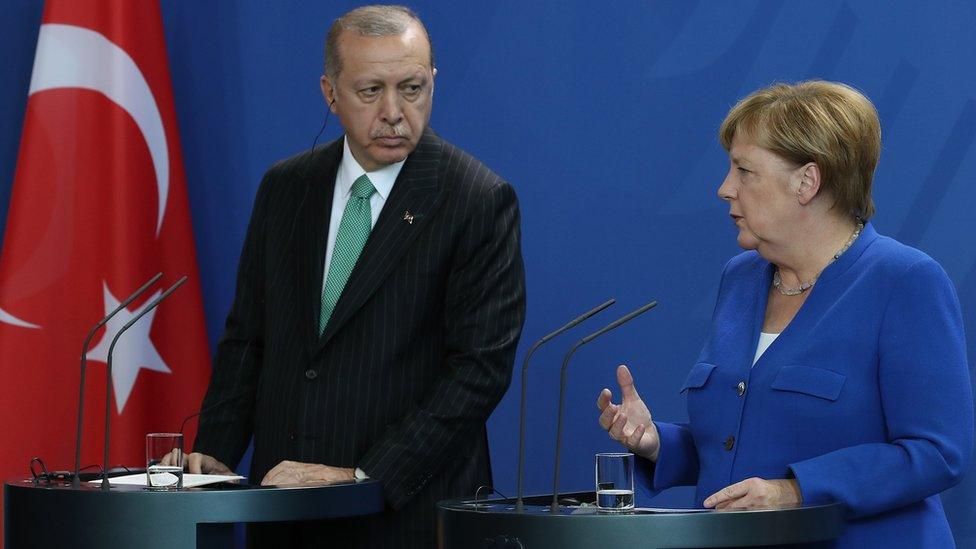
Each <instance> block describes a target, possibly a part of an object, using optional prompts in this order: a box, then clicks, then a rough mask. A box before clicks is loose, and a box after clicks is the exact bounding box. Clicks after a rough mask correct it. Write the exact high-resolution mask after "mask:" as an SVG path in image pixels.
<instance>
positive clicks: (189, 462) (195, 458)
mask: <svg viewBox="0 0 976 549" xmlns="http://www.w3.org/2000/svg"><path fill="white" fill-rule="evenodd" d="M202 461H203V455H202V454H198V453H196V452H194V453H192V454H190V455H188V456H186V472H187V473H190V474H191V475H199V474H201V473H203V469H202V467H201V465H200V463H201V462H202Z"/></svg>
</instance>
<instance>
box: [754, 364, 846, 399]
mask: <svg viewBox="0 0 976 549" xmlns="http://www.w3.org/2000/svg"><path fill="white" fill-rule="evenodd" d="M845 381H847V376H845V375H844V374H838V373H837V372H831V371H830V370H824V369H823V368H813V367H810V366H783V367H782V368H781V369H780V371H779V373H778V374H776V379H774V380H773V384H772V388H773V389H776V390H778V391H791V392H794V393H803V394H805V395H810V396H815V397H818V398H823V399H826V400H830V401H835V400H837V398H838V397H840V391H841V389H843V388H844V382H845Z"/></svg>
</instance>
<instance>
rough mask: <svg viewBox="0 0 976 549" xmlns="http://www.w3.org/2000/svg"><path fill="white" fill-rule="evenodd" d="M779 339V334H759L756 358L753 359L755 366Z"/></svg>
mask: <svg viewBox="0 0 976 549" xmlns="http://www.w3.org/2000/svg"><path fill="white" fill-rule="evenodd" d="M777 337H779V334H770V333H766V332H760V333H759V345H756V356H755V357H754V358H753V359H752V365H753V366H755V365H756V361H758V360H759V357H761V356H762V354H763V353H765V352H766V349H768V348H769V346H770V345H772V344H773V342H774V341H776V338H777Z"/></svg>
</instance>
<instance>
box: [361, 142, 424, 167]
mask: <svg viewBox="0 0 976 549" xmlns="http://www.w3.org/2000/svg"><path fill="white" fill-rule="evenodd" d="M413 149H414V145H413V144H412V143H409V142H405V143H403V144H402V145H398V146H396V147H375V148H374V149H373V150H372V151H371V152H372V153H373V158H374V159H375V160H376V163H377V164H382V165H384V166H388V165H390V164H396V163H397V162H402V161H404V160H406V158H407V156H408V155H409V154H410V153H412V152H413Z"/></svg>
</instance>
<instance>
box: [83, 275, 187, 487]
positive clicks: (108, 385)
mask: <svg viewBox="0 0 976 549" xmlns="http://www.w3.org/2000/svg"><path fill="white" fill-rule="evenodd" d="M186 279H187V276H186V275H183V277H182V278H180V279H179V280H177V281H176V283H175V284H173V285H172V286H170V287H169V288H167V289H166V290H165V291H164V292H163V293H162V294H160V296H159V297H157V298H156V299H154V300H152V302H150V303H149V305H147V306H146V308H144V309H143V310H142V311H139V314H137V315H136V316H135V317H133V318H132V320H130V321H128V322H126V323H125V325H124V326H122V328H121V329H119V332H118V333H117V334H115V337H114V338H112V344H111V345H109V347H108V360H107V364H108V367H107V368H106V371H105V448H104V452H105V453H104V456H103V457H104V465H103V466H102V490H108V489H109V488H110V487H111V484H110V483H109V481H108V448H109V440H110V437H111V432H112V422H111V418H112V413H111V412H112V353H113V352H114V351H115V344H116V343H118V341H119V338H120V337H122V334H124V333H125V332H126V330H128V329H129V328H131V327H132V325H133V324H135V323H136V322H138V321H139V319H141V318H142V317H144V316H146V313H148V312H149V311H151V310H153V309H155V308H156V307H158V306H159V304H160V303H162V302H163V300H164V299H166V298H167V297H169V296H170V294H172V293H173V292H175V291H176V289H177V288H179V287H180V286H182V285H183V283H184V282H186Z"/></svg>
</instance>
